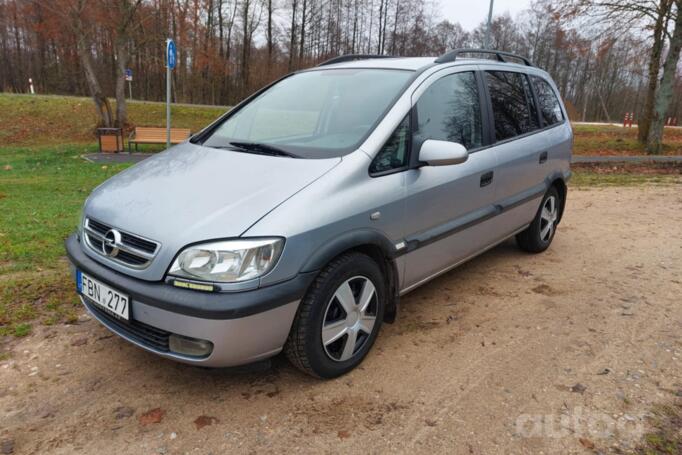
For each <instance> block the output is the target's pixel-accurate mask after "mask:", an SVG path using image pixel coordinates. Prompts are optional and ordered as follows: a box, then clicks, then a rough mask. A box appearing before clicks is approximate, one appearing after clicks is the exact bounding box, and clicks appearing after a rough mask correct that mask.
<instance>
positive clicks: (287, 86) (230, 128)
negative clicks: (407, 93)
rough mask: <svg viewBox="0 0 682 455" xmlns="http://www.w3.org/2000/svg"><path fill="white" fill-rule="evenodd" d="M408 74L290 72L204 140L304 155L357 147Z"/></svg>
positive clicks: (340, 152) (324, 155) (342, 151)
mask: <svg viewBox="0 0 682 455" xmlns="http://www.w3.org/2000/svg"><path fill="white" fill-rule="evenodd" d="M412 76H413V72H411V71H399V70H383V69H361V70H360V69H325V70H316V71H305V72H302V73H298V74H294V75H293V76H290V77H287V78H286V79H284V80H282V81H280V82H278V83H277V84H275V85H273V86H272V87H270V88H269V89H267V90H266V91H265V92H263V93H262V94H260V95H259V96H258V97H256V98H255V99H254V100H252V101H251V102H250V103H248V104H247V105H246V106H244V107H243V108H242V109H240V110H239V111H237V112H236V113H235V114H234V115H232V116H230V117H229V118H227V119H226V120H225V121H224V122H223V123H222V124H221V125H220V126H219V127H218V128H217V129H216V130H215V132H214V133H213V134H212V135H211V136H210V137H209V138H208V139H207V140H206V141H204V145H206V146H208V147H229V144H230V142H258V143H265V144H268V145H272V146H275V147H277V148H281V149H284V150H286V151H289V152H291V153H294V154H296V155H299V156H301V157H303V158H327V157H332V156H340V155H343V154H345V153H348V152H351V151H353V150H355V149H357V147H358V146H359V145H360V142H361V141H362V140H363V139H364V138H365V137H366V136H367V134H369V132H370V131H371V129H372V127H373V126H374V124H375V123H376V122H377V121H378V120H380V119H381V117H382V115H383V113H384V112H385V111H386V109H388V107H390V105H391V104H392V102H393V100H395V99H396V97H397V96H398V95H399V94H400V93H401V92H402V91H403V89H404V87H405V85H406V83H407V82H408V81H409V79H410V77H412Z"/></svg>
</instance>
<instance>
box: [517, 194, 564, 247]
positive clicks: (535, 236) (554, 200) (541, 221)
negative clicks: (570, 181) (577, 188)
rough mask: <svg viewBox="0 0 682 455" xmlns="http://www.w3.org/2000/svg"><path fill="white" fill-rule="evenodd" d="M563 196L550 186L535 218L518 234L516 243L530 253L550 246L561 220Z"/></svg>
mask: <svg viewBox="0 0 682 455" xmlns="http://www.w3.org/2000/svg"><path fill="white" fill-rule="evenodd" d="M559 207H561V197H560V196H559V192H558V191H557V190H556V188H555V187H553V186H552V187H550V188H549V190H547V193H545V196H544V197H543V198H542V203H541V204H540V208H539V209H538V212H537V214H536V215H535V218H534V219H533V221H532V222H531V223H530V225H529V226H528V227H527V228H526V230H525V231H523V232H521V233H519V234H517V235H516V243H517V244H518V245H519V247H520V248H521V249H522V250H524V251H528V252H529V253H541V252H543V251H545V250H546V249H547V248H549V245H550V244H551V243H552V239H553V238H554V234H555V233H556V227H557V223H558V222H559Z"/></svg>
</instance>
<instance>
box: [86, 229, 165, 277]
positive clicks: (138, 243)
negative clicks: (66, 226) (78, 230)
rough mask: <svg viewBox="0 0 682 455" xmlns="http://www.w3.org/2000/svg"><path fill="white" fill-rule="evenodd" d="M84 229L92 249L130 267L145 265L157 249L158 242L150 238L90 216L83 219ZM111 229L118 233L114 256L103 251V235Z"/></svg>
mask: <svg viewBox="0 0 682 455" xmlns="http://www.w3.org/2000/svg"><path fill="white" fill-rule="evenodd" d="M84 230H85V239H86V243H87V244H88V246H89V247H90V248H91V249H92V250H93V251H95V252H96V253H98V254H100V255H102V256H106V257H108V258H109V259H111V260H112V261H116V262H119V263H122V264H125V265H127V266H129V267H132V268H136V269H143V268H145V267H147V266H148V265H149V263H150V262H151V261H152V259H154V256H155V255H156V253H157V251H158V249H159V244H158V243H156V242H154V241H152V240H148V239H144V238H142V237H140V236H137V235H134V234H130V233H128V232H123V231H120V230H118V229H115V228H112V227H111V226H109V225H107V224H104V223H102V222H100V221H97V220H93V219H92V218H87V219H86V220H85V224H84ZM112 230H115V231H116V232H117V233H118V234H119V235H120V241H119V242H118V243H117V244H116V247H117V248H118V254H116V256H111V255H110V254H106V253H105V252H104V240H105V237H106V235H107V233H109V232H110V231H112Z"/></svg>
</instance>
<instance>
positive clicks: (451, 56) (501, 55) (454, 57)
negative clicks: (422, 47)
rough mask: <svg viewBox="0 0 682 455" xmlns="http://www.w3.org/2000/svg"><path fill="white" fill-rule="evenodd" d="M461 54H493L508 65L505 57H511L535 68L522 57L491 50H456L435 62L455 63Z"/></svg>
mask: <svg viewBox="0 0 682 455" xmlns="http://www.w3.org/2000/svg"><path fill="white" fill-rule="evenodd" d="M460 54H493V55H495V56H496V57H497V60H499V61H500V62H504V63H508V62H507V60H505V57H511V58H516V59H519V60H521V61H523V63H524V64H525V65H526V66H535V65H533V64H532V63H531V61H530V60H528V59H527V58H526V57H522V56H521V55H517V54H512V53H511V52H504V51H496V50H491V49H475V48H465V49H455V50H452V51H449V52H446V53H445V54H443V55H441V56H440V57H438V58H437V59H436V60H435V62H436V63H449V62H454V61H455V60H457V57H459V56H460Z"/></svg>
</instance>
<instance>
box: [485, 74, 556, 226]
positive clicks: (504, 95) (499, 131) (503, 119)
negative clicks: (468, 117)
mask: <svg viewBox="0 0 682 455" xmlns="http://www.w3.org/2000/svg"><path fill="white" fill-rule="evenodd" d="M499 68H500V69H497V67H494V69H488V68H486V70H485V71H484V72H483V75H484V78H485V81H486V89H487V92H488V95H489V102H490V104H489V107H490V109H489V112H490V115H491V119H490V120H491V123H492V130H493V133H494V141H495V147H494V148H495V151H496V154H497V159H498V166H497V169H496V172H495V174H496V175H495V178H496V180H497V187H496V196H495V203H496V204H497V206H498V207H499V209H500V211H501V212H502V213H503V214H504V216H502V217H500V218H499V225H498V228H499V232H498V233H499V234H500V235H502V234H504V233H505V232H506V233H511V232H513V231H514V230H516V229H518V228H520V227H522V225H523V224H524V223H528V222H530V220H531V219H532V218H533V215H534V214H535V210H536V209H537V205H536V203H539V198H540V197H541V196H542V194H543V193H544V179H545V176H546V175H545V174H546V173H545V172H543V168H545V167H546V166H547V160H548V150H547V148H548V145H549V142H548V140H547V139H546V138H545V136H544V135H543V134H542V131H541V124H540V117H539V114H538V109H537V105H536V101H535V97H534V94H533V91H532V90H531V87H530V81H529V79H528V76H527V75H526V74H525V73H523V72H520V71H514V70H513V69H509V68H505V67H504V66H500V67H499ZM518 207H521V209H517V208H518ZM515 209H517V210H515ZM512 210H513V211H514V212H513V214H509V213H508V212H510V211H512Z"/></svg>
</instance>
